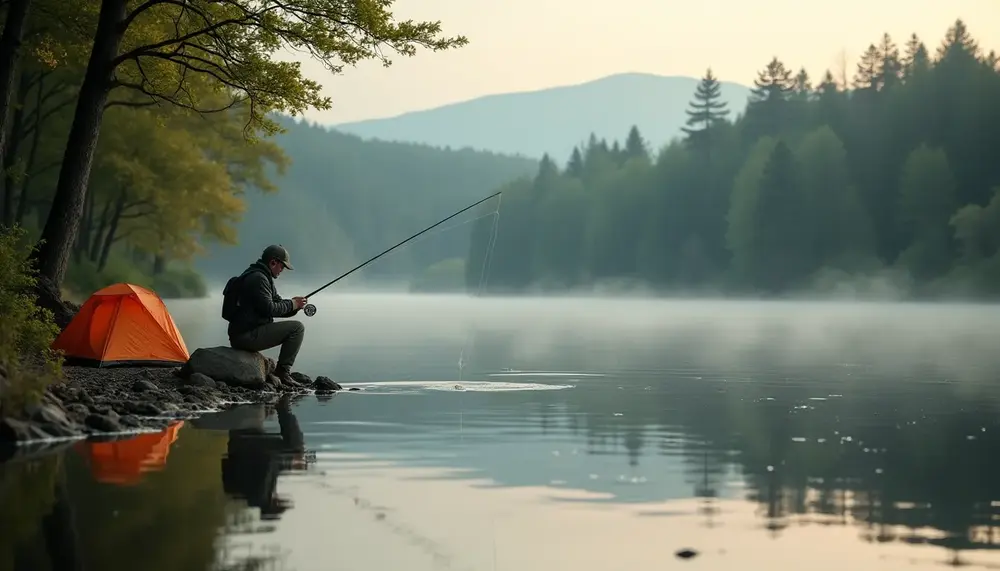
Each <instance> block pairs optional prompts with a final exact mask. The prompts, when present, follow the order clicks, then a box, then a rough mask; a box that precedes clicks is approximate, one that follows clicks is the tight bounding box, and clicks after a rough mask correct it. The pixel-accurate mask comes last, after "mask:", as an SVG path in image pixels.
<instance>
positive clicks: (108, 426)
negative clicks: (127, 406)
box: [84, 414, 122, 432]
mask: <svg viewBox="0 0 1000 571" xmlns="http://www.w3.org/2000/svg"><path fill="white" fill-rule="evenodd" d="M116 416H117V415H116ZM84 423H85V424H86V425H87V426H89V427H90V428H93V429H94V430H99V431H101V432H120V431H121V430H122V427H121V424H119V422H118V420H117V419H116V418H111V416H110V415H107V414H91V415H89V416H87V418H86V419H85V420H84Z"/></svg>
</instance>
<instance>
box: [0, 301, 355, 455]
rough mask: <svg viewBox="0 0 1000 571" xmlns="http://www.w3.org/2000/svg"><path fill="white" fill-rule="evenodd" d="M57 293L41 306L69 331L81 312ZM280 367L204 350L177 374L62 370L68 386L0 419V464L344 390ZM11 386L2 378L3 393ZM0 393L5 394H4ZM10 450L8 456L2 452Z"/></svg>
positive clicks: (0, 374)
mask: <svg viewBox="0 0 1000 571" xmlns="http://www.w3.org/2000/svg"><path fill="white" fill-rule="evenodd" d="M57 292H58V290H56V289H55V288H53V287H51V286H49V287H47V284H46V283H44V282H41V283H39V286H38V287H37V292H36V293H38V294H39V298H38V299H39V305H42V306H43V307H47V308H49V309H50V310H52V311H53V313H54V314H55V317H56V322H57V324H58V325H59V326H60V328H65V327H66V325H67V324H68V323H69V321H70V320H71V319H72V317H73V315H75V313H76V311H77V310H78V309H79V307H78V306H76V305H75V304H71V303H69V302H66V301H64V300H62V299H61V296H59V295H58V293H57ZM275 367H276V363H275V361H274V360H273V359H271V358H269V357H265V356H264V355H262V354H260V353H254V352H246V351H238V350H234V349H231V348H229V347H209V348H200V349H197V350H196V351H194V353H192V354H191V357H190V359H189V360H188V361H187V363H185V364H183V365H182V366H180V367H110V368H96V367H86V366H68V365H67V366H64V367H63V371H64V373H65V380H64V381H62V382H59V383H56V384H54V385H51V386H49V387H48V388H47V389H46V390H45V393H44V394H43V396H42V398H41V399H40V401H39V402H38V403H37V404H34V405H30V406H29V407H27V409H26V410H24V411H22V414H14V415H8V416H6V417H5V418H0V460H2V459H3V458H4V457H7V456H11V455H14V454H16V452H17V451H16V450H12V447H13V448H24V446H25V445H26V444H41V443H52V442H58V441H71V440H76V439H81V438H86V437H94V436H97V437H114V436H116V435H129V434H132V433H135V432H139V431H144V430H160V429H163V428H165V427H166V426H167V425H168V424H169V423H170V422H172V421H174V420H176V419H181V418H194V417H197V416H199V415H200V414H202V413H206V412H211V411H214V410H220V409H223V408H228V407H231V406H236V405H239V404H244V403H270V402H274V401H276V400H277V399H278V398H280V397H281V396H282V395H283V394H287V393H315V394H319V395H322V394H332V393H335V392H337V391H339V390H341V386H340V385H339V384H337V383H336V382H334V381H333V380H332V379H330V378H329V377H325V376H318V377H316V378H315V379H312V378H310V377H309V376H308V375H305V374H302V373H298V372H295V373H292V380H291V382H282V381H281V379H279V378H278V377H277V376H276V375H275V374H274V371H275ZM6 383H7V379H6V375H5V371H3V370H0V386H2V385H4V384H6ZM2 392H3V391H0V394H2ZM3 448H6V449H7V450H6V452H5V451H4V450H3Z"/></svg>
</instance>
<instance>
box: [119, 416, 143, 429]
mask: <svg viewBox="0 0 1000 571" xmlns="http://www.w3.org/2000/svg"><path fill="white" fill-rule="evenodd" d="M118 422H119V423H120V424H121V425H122V426H124V427H127V428H139V427H141V426H142V422H141V421H140V420H139V418H138V417H136V416H135V415H132V414H126V415H123V416H122V417H121V418H119V419H118Z"/></svg>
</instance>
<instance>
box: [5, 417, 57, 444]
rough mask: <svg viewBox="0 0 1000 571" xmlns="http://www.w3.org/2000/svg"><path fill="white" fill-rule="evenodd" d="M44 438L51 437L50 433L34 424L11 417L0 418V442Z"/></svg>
mask: <svg viewBox="0 0 1000 571" xmlns="http://www.w3.org/2000/svg"><path fill="white" fill-rule="evenodd" d="M44 438H51V435H49V434H47V433H46V432H45V431H44V430H42V429H41V427H39V426H37V425H35V424H32V423H30V422H25V421H23V420H16V419H13V418H0V442H4V443H14V442H24V441H25V440H41V439H44Z"/></svg>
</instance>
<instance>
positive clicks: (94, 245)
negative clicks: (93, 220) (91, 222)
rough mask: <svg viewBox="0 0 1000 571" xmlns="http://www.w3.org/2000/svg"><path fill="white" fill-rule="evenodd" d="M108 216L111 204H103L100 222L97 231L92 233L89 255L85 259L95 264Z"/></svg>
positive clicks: (99, 252)
mask: <svg viewBox="0 0 1000 571" xmlns="http://www.w3.org/2000/svg"><path fill="white" fill-rule="evenodd" d="M109 216H111V202H105V203H104V208H103V209H102V210H101V221H100V222H99V223H98V225H97V230H95V231H94V239H93V240H91V241H90V253H89V254H88V255H87V259H88V260H90V261H91V262H94V263H95V264H96V263H97V257H98V256H99V255H100V254H101V244H102V242H101V236H104V229H105V228H107V227H108V217H109Z"/></svg>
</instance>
